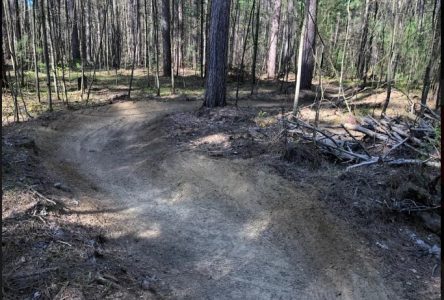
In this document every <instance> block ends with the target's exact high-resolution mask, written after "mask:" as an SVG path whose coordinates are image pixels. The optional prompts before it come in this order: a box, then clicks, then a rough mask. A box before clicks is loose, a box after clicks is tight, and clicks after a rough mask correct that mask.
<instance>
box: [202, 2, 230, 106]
mask: <svg viewBox="0 0 444 300" xmlns="http://www.w3.org/2000/svg"><path fill="white" fill-rule="evenodd" d="M230 2H231V1H227V0H213V1H212V4H211V24H210V32H209V38H210V42H209V49H208V51H209V60H208V74H207V75H208V76H206V78H207V80H206V85H205V100H204V106H207V107H215V106H224V105H225V104H226V84H227V82H226V80H227V54H228V53H227V52H228V31H229V23H230Z"/></svg>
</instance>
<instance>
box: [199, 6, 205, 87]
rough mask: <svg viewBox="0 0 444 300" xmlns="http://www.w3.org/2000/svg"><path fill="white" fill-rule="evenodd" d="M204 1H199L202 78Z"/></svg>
mask: <svg viewBox="0 0 444 300" xmlns="http://www.w3.org/2000/svg"><path fill="white" fill-rule="evenodd" d="M204 4H205V3H204V0H200V55H199V64H200V77H201V78H204V43H205V38H204V36H205V32H204V19H205V18H204Z"/></svg>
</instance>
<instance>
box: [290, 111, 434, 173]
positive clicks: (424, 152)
mask: <svg viewBox="0 0 444 300" xmlns="http://www.w3.org/2000/svg"><path fill="white" fill-rule="evenodd" d="M440 122H441V120H440V118H439V116H438V115H436V114H435V113H434V112H433V111H431V110H429V109H424V111H423V112H422V113H421V114H420V115H418V116H417V117H416V119H414V120H410V119H405V118H401V117H397V118H389V117H387V116H384V117H382V118H381V119H376V118H374V117H371V116H366V117H363V118H361V119H360V120H359V119H358V118H351V122H349V123H345V124H340V125H327V126H323V127H318V126H314V125H310V124H308V123H306V122H304V121H302V120H300V119H297V118H288V119H287V120H285V122H284V124H285V125H284V126H285V131H286V133H287V134H288V136H290V137H293V138H296V139H299V140H300V139H302V140H307V141H311V142H314V143H315V144H316V146H317V147H318V148H319V149H320V150H321V151H322V152H323V153H326V154H328V155H332V156H334V157H335V158H336V159H338V160H340V161H343V162H349V163H353V164H352V165H350V166H348V167H347V170H349V169H353V168H357V167H361V166H365V165H371V164H389V165H403V164H416V165H427V166H430V167H434V168H440V167H441V154H440V143H441V131H440Z"/></svg>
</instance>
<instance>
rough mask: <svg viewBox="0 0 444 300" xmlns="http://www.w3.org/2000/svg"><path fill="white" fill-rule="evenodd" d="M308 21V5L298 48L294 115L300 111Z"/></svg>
mask: <svg viewBox="0 0 444 300" xmlns="http://www.w3.org/2000/svg"><path fill="white" fill-rule="evenodd" d="M307 21H308V5H306V6H305V13H304V19H303V21H302V29H301V37H300V39H299V50H298V71H297V74H296V88H295V92H294V103H293V115H294V116H296V115H297V112H298V104H299V94H300V90H301V75H302V52H303V51H304V43H305V38H304V37H305V32H306V30H307Z"/></svg>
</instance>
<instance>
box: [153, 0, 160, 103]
mask: <svg viewBox="0 0 444 300" xmlns="http://www.w3.org/2000/svg"><path fill="white" fill-rule="evenodd" d="M152 9H153V13H152V14H151V17H152V18H153V27H154V30H153V31H154V46H155V47H154V48H155V50H156V51H155V52H156V95H157V96H160V81H159V26H158V24H157V19H158V15H159V14H158V12H157V0H152Z"/></svg>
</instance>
